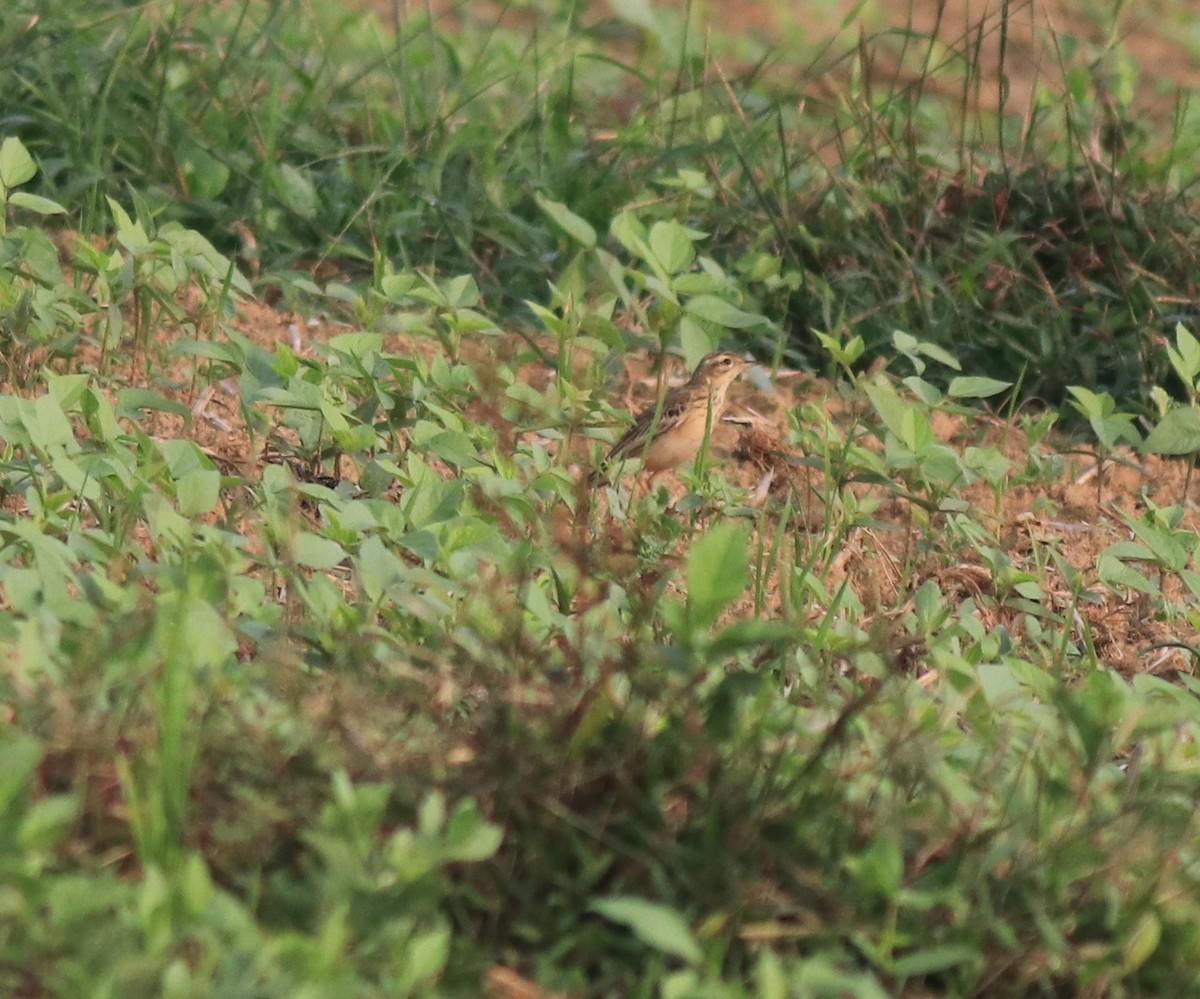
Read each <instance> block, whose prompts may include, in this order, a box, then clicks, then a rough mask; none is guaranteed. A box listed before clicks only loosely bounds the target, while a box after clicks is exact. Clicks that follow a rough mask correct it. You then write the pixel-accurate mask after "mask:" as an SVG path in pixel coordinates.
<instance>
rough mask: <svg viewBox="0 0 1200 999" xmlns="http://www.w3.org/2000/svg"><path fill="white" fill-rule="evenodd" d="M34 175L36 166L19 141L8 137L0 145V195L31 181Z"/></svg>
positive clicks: (13, 137)
mask: <svg viewBox="0 0 1200 999" xmlns="http://www.w3.org/2000/svg"><path fill="white" fill-rule="evenodd" d="M35 174H37V164H36V163H34V162H33V157H32V156H30V155H29V151H28V150H27V149H26V148H25V146H24V144H23V143H22V142H21V140H20V139H18V138H17V137H16V136H14V135H10V136H9V137H8V138H6V139H5V140H4V141H3V142H2V143H0V195H3V193H4V192H5V191H11V190H12V189H13V188H14V187H16V186H17V185H19V184H24V183H25V181H27V180H32V179H33V177H34V175H35Z"/></svg>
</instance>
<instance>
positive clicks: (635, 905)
mask: <svg viewBox="0 0 1200 999" xmlns="http://www.w3.org/2000/svg"><path fill="white" fill-rule="evenodd" d="M588 908H589V909H591V911H592V912H597V913H599V914H600V915H601V916H604V917H605V918H606V919H611V920H612V921H613V922H614V923H620V924H621V925H622V926H627V927H628V928H629V929H630V930H632V931H633V934H634V936H636V937H637V938H638V939H639V940H641V941H642V942H643V943H645V944H648V945H650V946H651V947H653V948H654V949H655V950H657V951H659V952H660V953H663V954H668V955H670V956H671V957H677V958H680V959H681V960H683V961H686V962H687V963H688V964H693V965H695V964H699V963H700V960H701V958H702V957H703V954H702V952H701V950H700V945H699V944H698V943H697V942H696V938H695V937H694V936H693V935H692V931H691V929H690V928H689V927H688V924H687V923H686V922H685V921H684V919H683V917H682V916H681V915H679V913H678V912H676V911H675V910H674V909H670V908H668V907H667V906H665V905H659V904H658V903H656V902H647V901H646V900H645V899H640V898H633V897H632V896H628V895H626V896H617V897H612V898H601V899H597V900H596V901H594V902H593V903H592V904H591V905H589V906H588Z"/></svg>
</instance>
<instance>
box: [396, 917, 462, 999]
mask: <svg viewBox="0 0 1200 999" xmlns="http://www.w3.org/2000/svg"><path fill="white" fill-rule="evenodd" d="M450 939H451V935H450V927H449V926H437V927H435V928H434V929H431V930H426V931H425V932H424V933H419V934H417V935H416V936H415V937H413V938H412V939H411V940H409V941H408V944H407V945H406V946H405V948H404V960H403V961H402V962H401V963H400V969H401V973H400V983H401V985H402V987H403V988H404V990H405V991H404V993H403V994H405V995H407V994H408V991H409V990H412V989H414V988H415V987H416V986H419V985H420V984H421V983H423V982H430V981H432V980H434V979H436V978H437V977H438V976H440V975H441V973H442V972H443V971H445V970H446V962H447V960H449V958H450ZM421 994H422V995H424V994H425V993H424V992H422V993H421Z"/></svg>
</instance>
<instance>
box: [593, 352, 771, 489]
mask: <svg viewBox="0 0 1200 999" xmlns="http://www.w3.org/2000/svg"><path fill="white" fill-rule="evenodd" d="M749 364H750V362H749V361H747V360H746V359H745V358H742V357H738V355H737V354H730V353H727V352H725V351H717V352H716V353H714V354H709V355H707V356H706V357H704V358H702V359H701V361H700V363H699V364H697V365H696V370H695V371H693V372H692V377H691V378H689V379H688V380H687V383H686V384H684V385H680V386H678V387H676V388H673V389H671V391H669V392H668V393H667V394H666V397H665V398H664V399H663V401H662V406H661V407H659V406H657V405H655V406H650V407H648V408H647V409H644V410H643V411H642V412H641V413H639V414H638V417H637V419H636V420H634V421H633V426H631V427H630V428H629V429H628V430H627V431H625V435H624V436H623V437H622V438H621V439H620V440H619V441H617V443H616V444H614V445H613V446H612V450H610V451H609V452H608V456H607V457H606V458H605V459H604V463H603V465H602V466H601V468H600V470H599V471H596V472H593V473H592V474H591V476H590V477H589V479H588V481H589V483H592V484H595V483H596V482H599V481H601V480H603V479H604V478H605V475H606V470H607V469H608V468H610V467H611V466H612V465H613V464H614V463H617V462H621V461H623V460H625V459H628V458H641V459H642V470H643V471H647V472H650V473H651V476H653V475H655V474H657V473H658V472H664V471H666V470H667V469H668V468H674V467H675V466H676V465H681V464H683V463H684V462H685V461H691V460H692V459H693V458H695V457H696V455H697V454H698V453H699V451H700V448H701V446H703V444H704V442H705V440H706V439H707V437H708V435H709V434H710V433H711V432H712V428H713V427H715V426H716V425H717V421H718V420H719V419H720V418H721V414H722V413H723V412H724V411H725V393H726V392H727V391H728V390H729V385H730V383H731V382H732V381H733V380H734V379H735V378H736V377H737V376H738V375H740V374H741V373H742V372H743V371H744V370H745V369H746V368H747V367H748V366H749Z"/></svg>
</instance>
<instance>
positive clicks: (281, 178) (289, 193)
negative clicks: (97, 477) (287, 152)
mask: <svg viewBox="0 0 1200 999" xmlns="http://www.w3.org/2000/svg"><path fill="white" fill-rule="evenodd" d="M275 191H276V193H277V194H278V195H279V198H280V200H281V201H282V202H283V203H284V204H285V205H286V206H287V207H288V208H289V209H290V210H291V211H293V212H295V213H296V214H297V215H299V216H300V217H301V218H302V219H306V220H311V219H314V218H316V215H317V204H318V202H317V190H316V188H315V187H313V184H312V181H311V180H309V179H308V176H307V175H306V174H305V173H303V172H301V171H300V170H298V169H297V168H296V167H294V166H292V165H291V164H290V163H281V164H280V165H279V169H278V172H277V173H276V175H275Z"/></svg>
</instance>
